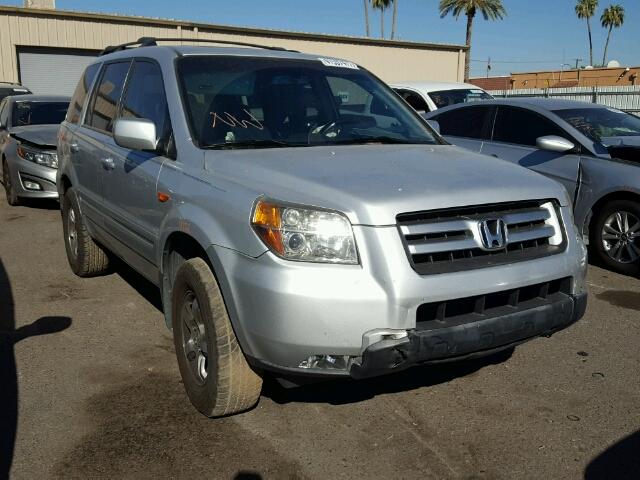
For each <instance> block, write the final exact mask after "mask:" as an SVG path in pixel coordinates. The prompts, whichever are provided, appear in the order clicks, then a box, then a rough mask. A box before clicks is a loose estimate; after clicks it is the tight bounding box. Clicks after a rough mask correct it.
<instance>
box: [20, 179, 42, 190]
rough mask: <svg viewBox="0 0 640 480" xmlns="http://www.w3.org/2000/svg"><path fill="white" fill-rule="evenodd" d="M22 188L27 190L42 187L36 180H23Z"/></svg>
mask: <svg viewBox="0 0 640 480" xmlns="http://www.w3.org/2000/svg"><path fill="white" fill-rule="evenodd" d="M22 183H23V185H24V188H26V189H27V190H42V187H41V186H40V184H39V183H38V182H32V181H31V180H23V182H22Z"/></svg>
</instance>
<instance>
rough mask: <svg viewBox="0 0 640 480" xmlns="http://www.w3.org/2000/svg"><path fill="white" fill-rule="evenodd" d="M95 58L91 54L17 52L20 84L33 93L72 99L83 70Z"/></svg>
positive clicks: (43, 49)
mask: <svg viewBox="0 0 640 480" xmlns="http://www.w3.org/2000/svg"><path fill="white" fill-rule="evenodd" d="M96 56H97V53H96V52H93V51H91V52H82V51H73V50H72V51H69V50H64V49H46V48H42V49H24V50H18V62H19V63H18V64H19V66H20V67H19V71H20V82H21V83H22V85H24V86H25V87H27V88H29V89H30V90H31V91H32V92H33V93H38V94H42V95H72V94H73V91H74V90H75V88H76V85H77V84H78V80H79V79H80V76H81V75H82V72H83V71H84V69H85V67H86V66H87V65H89V63H91V62H92V61H93V59H94V58H95V57H96Z"/></svg>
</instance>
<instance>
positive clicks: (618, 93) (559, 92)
mask: <svg viewBox="0 0 640 480" xmlns="http://www.w3.org/2000/svg"><path fill="white" fill-rule="evenodd" d="M489 93H490V94H491V95H493V96H494V97H497V98H507V97H545V98H561V99H565V100H578V101H581V102H590V103H600V104H602V105H606V106H608V107H613V108H617V109H619V110H624V111H625V112H629V113H633V114H634V115H638V116H640V85H636V86H624V87H609V86H607V87H571V88H544V89H541V88H526V89H519V90H491V91H489Z"/></svg>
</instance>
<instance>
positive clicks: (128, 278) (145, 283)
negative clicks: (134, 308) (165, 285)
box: [111, 258, 162, 312]
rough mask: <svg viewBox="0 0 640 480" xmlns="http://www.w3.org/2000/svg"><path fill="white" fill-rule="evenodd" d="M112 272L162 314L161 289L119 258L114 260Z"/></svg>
mask: <svg viewBox="0 0 640 480" xmlns="http://www.w3.org/2000/svg"><path fill="white" fill-rule="evenodd" d="M111 262H112V264H113V265H112V267H111V268H112V270H113V271H114V272H115V273H117V274H118V275H119V276H120V278H122V279H123V280H124V281H125V282H127V283H128V284H129V286H130V287H131V288H133V289H134V290H135V291H136V292H138V293H139V294H140V295H141V296H142V297H143V298H144V299H145V300H146V301H147V302H149V303H150V304H151V305H153V306H154V307H155V308H156V309H157V310H158V311H159V312H162V297H161V295H160V289H159V288H158V287H156V286H155V285H154V284H153V283H151V282H150V281H149V280H147V279H146V278H144V277H143V276H142V275H140V274H139V273H138V272H136V271H135V270H134V269H133V268H131V267H130V266H129V265H127V264H126V263H124V262H123V261H122V260H120V259H119V258H113V259H112V260H111Z"/></svg>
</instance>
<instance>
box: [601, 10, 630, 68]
mask: <svg viewBox="0 0 640 480" xmlns="http://www.w3.org/2000/svg"><path fill="white" fill-rule="evenodd" d="M600 23H601V24H602V26H603V27H604V28H608V29H609V33H607V42H606V43H605V44H604V54H603V55H602V66H603V67H604V66H605V65H606V64H607V49H608V48H609V39H610V38H611V30H613V29H614V28H620V27H621V26H622V24H623V23H624V8H623V7H622V5H609V6H608V7H607V8H605V9H604V12H603V13H602V16H601V17H600Z"/></svg>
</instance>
